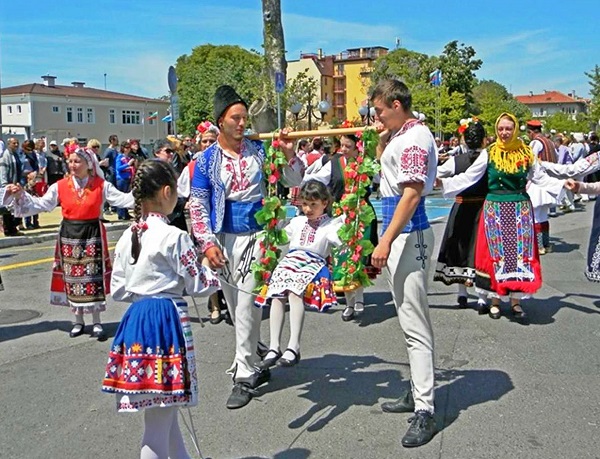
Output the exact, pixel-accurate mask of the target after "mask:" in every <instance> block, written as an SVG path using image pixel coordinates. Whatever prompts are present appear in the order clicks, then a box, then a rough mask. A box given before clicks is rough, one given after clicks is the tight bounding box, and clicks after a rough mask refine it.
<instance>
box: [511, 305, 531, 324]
mask: <svg viewBox="0 0 600 459" xmlns="http://www.w3.org/2000/svg"><path fill="white" fill-rule="evenodd" d="M510 312H511V313H512V315H513V317H514V318H515V319H516V320H519V321H523V320H525V319H527V314H526V313H525V311H523V308H522V307H521V305H520V304H514V305H512V306H511V308H510Z"/></svg>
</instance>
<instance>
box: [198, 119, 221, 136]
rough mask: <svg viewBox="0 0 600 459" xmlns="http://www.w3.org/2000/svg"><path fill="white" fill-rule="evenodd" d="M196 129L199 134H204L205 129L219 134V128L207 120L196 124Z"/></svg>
mask: <svg viewBox="0 0 600 459" xmlns="http://www.w3.org/2000/svg"><path fill="white" fill-rule="evenodd" d="M196 130H197V131H198V132H199V133H200V135H202V134H204V133H205V132H207V131H212V132H214V133H215V134H217V135H219V128H218V127H217V126H215V125H214V124H212V123H211V122H210V121H208V120H206V121H202V122H201V123H200V124H199V125H198V126H196Z"/></svg>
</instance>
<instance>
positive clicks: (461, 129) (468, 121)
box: [458, 116, 479, 134]
mask: <svg viewBox="0 0 600 459" xmlns="http://www.w3.org/2000/svg"><path fill="white" fill-rule="evenodd" d="M478 122H479V118H477V117H476V116H474V117H472V118H467V119H462V120H460V126H459V127H458V133H459V134H463V133H464V132H465V131H466V130H467V128H468V127H469V126H470V125H471V124H474V123H478Z"/></svg>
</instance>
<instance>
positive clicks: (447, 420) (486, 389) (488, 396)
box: [435, 370, 514, 431]
mask: <svg viewBox="0 0 600 459" xmlns="http://www.w3.org/2000/svg"><path fill="white" fill-rule="evenodd" d="M435 377H436V382H437V384H438V386H437V387H436V390H435V399H436V404H435V405H436V414H435V417H436V424H437V428H438V431H441V430H442V429H445V428H446V427H448V426H450V425H451V424H452V423H453V422H454V421H456V419H458V417H459V416H460V414H461V413H462V412H463V411H466V410H467V409H468V408H469V407H471V406H475V405H479V404H481V403H487V402H490V401H495V400H500V399H501V398H502V397H503V396H504V395H506V394H507V393H509V392H510V391H511V390H513V389H514V385H513V383H512V381H511V379H510V376H509V375H508V374H507V373H505V372H503V371H500V370H438V371H436V375H435Z"/></svg>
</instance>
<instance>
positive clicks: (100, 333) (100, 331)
mask: <svg viewBox="0 0 600 459" xmlns="http://www.w3.org/2000/svg"><path fill="white" fill-rule="evenodd" d="M92 338H96V339H97V340H98V341H106V340H107V338H108V336H107V334H106V332H105V331H104V328H103V327H102V324H94V328H93V329H92Z"/></svg>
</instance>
